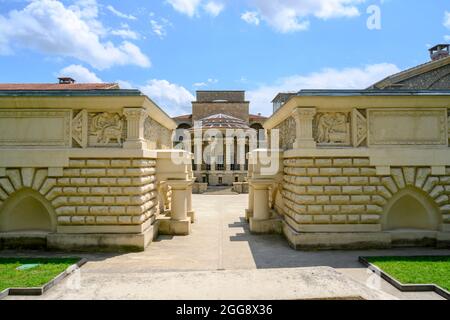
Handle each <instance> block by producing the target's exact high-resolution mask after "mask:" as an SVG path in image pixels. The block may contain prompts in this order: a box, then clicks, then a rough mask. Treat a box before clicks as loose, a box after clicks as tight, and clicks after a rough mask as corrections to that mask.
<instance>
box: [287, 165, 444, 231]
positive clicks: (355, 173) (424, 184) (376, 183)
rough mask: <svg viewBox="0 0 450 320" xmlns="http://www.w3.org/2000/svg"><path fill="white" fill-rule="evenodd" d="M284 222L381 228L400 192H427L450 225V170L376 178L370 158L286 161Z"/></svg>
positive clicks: (414, 170) (400, 170)
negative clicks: (415, 190) (390, 201)
mask: <svg viewBox="0 0 450 320" xmlns="http://www.w3.org/2000/svg"><path fill="white" fill-rule="evenodd" d="M284 165H285V169H284V173H285V175H284V182H283V191H282V194H283V198H284V202H285V208H284V212H285V213H286V214H287V216H288V217H289V218H288V219H287V220H286V221H287V222H288V223H289V225H290V226H291V227H293V228H294V229H295V230H296V231H300V229H299V225H320V224H338V225H355V224H362V225H366V224H367V225H379V224H380V223H381V216H382V214H383V212H384V211H383V208H384V207H385V206H386V204H387V203H388V202H389V200H390V199H391V198H392V197H393V196H394V195H395V194H397V193H398V192H399V191H400V190H402V189H405V188H413V189H417V190H420V191H421V192H423V193H425V194H427V195H428V196H429V198H430V199H432V201H433V202H434V204H435V205H436V206H437V207H439V210H440V213H441V214H442V220H443V222H444V223H445V222H446V223H450V215H449V214H450V206H449V195H450V168H449V167H448V168H447V171H446V174H445V175H442V176H437V175H432V174H431V169H430V168H426V167H395V168H392V169H391V174H390V175H387V176H378V175H377V173H376V168H375V167H372V166H370V163H369V159H367V158H353V159H351V158H315V159H313V158H296V159H287V160H285V162H284Z"/></svg>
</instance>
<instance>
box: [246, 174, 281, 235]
mask: <svg viewBox="0 0 450 320" xmlns="http://www.w3.org/2000/svg"><path fill="white" fill-rule="evenodd" d="M273 184H274V181H273V180H271V179H270V180H268V179H266V180H264V179H261V180H251V181H250V186H251V188H252V189H253V216H252V217H251V218H250V219H249V220H250V221H249V222H250V231H251V232H252V233H261V234H267V233H281V222H282V220H281V219H279V218H277V217H275V218H274V217H272V210H271V209H270V207H269V190H270V187H271V186H273Z"/></svg>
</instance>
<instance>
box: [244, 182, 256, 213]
mask: <svg viewBox="0 0 450 320" xmlns="http://www.w3.org/2000/svg"><path fill="white" fill-rule="evenodd" d="M254 201H255V199H254V193H253V187H252V186H251V184H249V185H248V208H247V210H245V218H246V219H247V220H248V219H250V218H251V217H253V204H254V203H255V202H254Z"/></svg>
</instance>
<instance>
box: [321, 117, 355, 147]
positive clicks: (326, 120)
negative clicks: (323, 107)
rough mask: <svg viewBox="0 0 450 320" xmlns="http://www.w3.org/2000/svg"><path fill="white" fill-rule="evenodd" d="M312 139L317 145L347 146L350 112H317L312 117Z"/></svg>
mask: <svg viewBox="0 0 450 320" xmlns="http://www.w3.org/2000/svg"><path fill="white" fill-rule="evenodd" d="M314 139H315V140H316V142H317V144H318V145H329V146H349V145H350V114H349V113H345V112H319V113H317V115H316V116H315V119H314Z"/></svg>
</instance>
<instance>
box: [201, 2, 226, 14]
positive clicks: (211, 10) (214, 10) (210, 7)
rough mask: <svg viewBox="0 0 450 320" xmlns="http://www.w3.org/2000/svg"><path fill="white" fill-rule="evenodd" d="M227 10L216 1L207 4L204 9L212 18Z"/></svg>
mask: <svg viewBox="0 0 450 320" xmlns="http://www.w3.org/2000/svg"><path fill="white" fill-rule="evenodd" d="M224 8H225V6H224V5H223V3H220V2H215V1H209V2H208V3H206V4H205V5H204V7H203V9H204V10H205V11H206V12H207V13H208V14H209V15H211V16H213V17H217V16H218V15H219V14H220V13H221V12H222V11H223V9H224Z"/></svg>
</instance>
